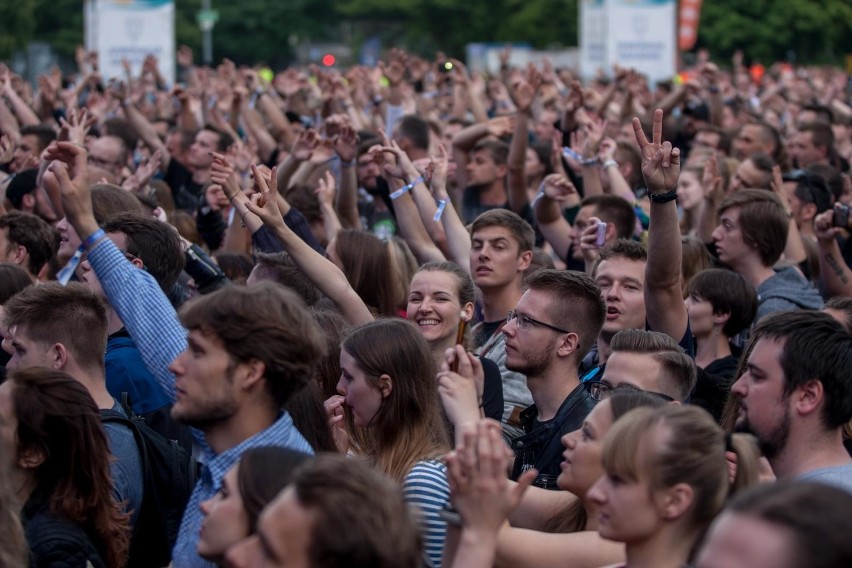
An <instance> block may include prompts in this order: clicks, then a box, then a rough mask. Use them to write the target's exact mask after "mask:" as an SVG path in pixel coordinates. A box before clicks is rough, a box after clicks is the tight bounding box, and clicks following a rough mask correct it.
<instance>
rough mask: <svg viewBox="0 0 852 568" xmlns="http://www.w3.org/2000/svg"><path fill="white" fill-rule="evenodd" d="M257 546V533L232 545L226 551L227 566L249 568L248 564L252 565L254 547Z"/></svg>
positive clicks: (229, 567)
mask: <svg viewBox="0 0 852 568" xmlns="http://www.w3.org/2000/svg"><path fill="white" fill-rule="evenodd" d="M257 546H258V538H257V536H256V535H255V536H250V537H248V538H247V539H244V540H241V541H240V542H238V543H236V544H234V545H232V546H231V547H230V548H228V550H227V552H225V566H226V567H228V568H248V566H251V557H252V549H253V548H256V547H257Z"/></svg>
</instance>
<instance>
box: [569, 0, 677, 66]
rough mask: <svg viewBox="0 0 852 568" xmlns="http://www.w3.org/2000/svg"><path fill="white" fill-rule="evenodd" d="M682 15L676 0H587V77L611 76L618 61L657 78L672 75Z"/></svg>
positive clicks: (583, 31)
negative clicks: (678, 24)
mask: <svg viewBox="0 0 852 568" xmlns="http://www.w3.org/2000/svg"><path fill="white" fill-rule="evenodd" d="M676 17H677V1H676V0H583V1H581V2H580V73H581V75H582V76H583V77H584V78H586V79H590V78H592V77H594V76H595V75H596V74H597V73H599V72H600V71H603V72H604V73H606V74H608V75H609V74H611V72H612V67H613V65H615V64H618V65H620V66H621V67H629V68H634V69H636V70H637V71H639V72H640V73H643V74H645V75H647V76H648V78H649V79H650V80H651V81H658V80H662V79H669V78H671V77H672V76H674V74H675V72H676V61H677V36H676V24H677V20H676Z"/></svg>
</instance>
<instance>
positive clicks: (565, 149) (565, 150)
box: [562, 146, 583, 162]
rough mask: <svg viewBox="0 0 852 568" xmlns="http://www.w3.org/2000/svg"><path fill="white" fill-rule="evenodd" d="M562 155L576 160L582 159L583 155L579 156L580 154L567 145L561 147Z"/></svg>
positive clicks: (580, 160) (567, 158)
mask: <svg viewBox="0 0 852 568" xmlns="http://www.w3.org/2000/svg"><path fill="white" fill-rule="evenodd" d="M562 155H563V156H564V157H565V159H566V160H575V161H577V162H582V161H583V156H581V155H580V154H578V153H577V152H575V151H574V150H572V149H571V148H569V147H568V146H564V147H563V148H562Z"/></svg>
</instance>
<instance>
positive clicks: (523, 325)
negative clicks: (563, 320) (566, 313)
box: [506, 310, 571, 333]
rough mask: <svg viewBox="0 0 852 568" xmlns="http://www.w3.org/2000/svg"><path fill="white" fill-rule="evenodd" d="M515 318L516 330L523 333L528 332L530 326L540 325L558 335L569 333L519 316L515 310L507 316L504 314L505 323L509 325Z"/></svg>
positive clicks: (521, 315) (528, 317) (527, 317)
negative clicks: (516, 321) (516, 322)
mask: <svg viewBox="0 0 852 568" xmlns="http://www.w3.org/2000/svg"><path fill="white" fill-rule="evenodd" d="M515 318H518V329H521V330H524V331H526V330H528V329H529V328H530V326H531V325H540V326H541V327H546V328H547V329H552V330H553V331H555V332H558V333H571V332H570V331H568V330H566V329H562V328H559V327H556V326H555V325H550V324H549V323H544V322H543V321H538V320H537V319H534V318H531V317H530V316H525V315H523V314H519V313H518V312H516V311H515V310H512V311H510V312H509V313H508V314H506V323H507V324H508V323H510V322H511V321H512V320H513V319H515Z"/></svg>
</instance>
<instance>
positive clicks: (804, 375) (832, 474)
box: [731, 310, 852, 492]
mask: <svg viewBox="0 0 852 568" xmlns="http://www.w3.org/2000/svg"><path fill="white" fill-rule="evenodd" d="M752 345H753V347H752V350H751V353H749V356H748V365H747V367H746V372H745V373H744V374H743V375H742V376H741V377H740V378H739V380H737V382H736V383H734V385H733V386H732V387H731V393H732V394H734V395H735V396H737V397H738V399H739V403H740V411H739V415H738V417H737V428H738V429H739V430H741V431H744V432H749V433H751V434H754V435H755V436H756V437H757V440H758V443H759V445H760V447H761V450H762V451H763V455H765V456H766V458H767V459H768V460H769V463H770V465H771V466H772V470H773V472H774V473H775V475H776V476H777V477H778V478H779V479H797V480H802V481H815V482H818V483H826V484H829V485H835V486H837V487H840V488H842V489H845V490H846V491H849V492H852V458H850V457H849V453H848V452H847V451H846V448H844V446H843V426H844V425H845V424H846V423H848V422H849V420H850V419H852V376H850V374H849V369H850V368H852V336H850V335H849V333H848V332H847V331H846V330H845V329H844V328H843V326H842V325H841V324H840V323H839V322H838V321H837V320H835V319H834V318H832V317H831V316H830V315H829V314H825V313H822V312H816V311H811V310H803V311H796V312H785V313H779V314H773V315H771V316H769V317H767V318H766V319H765V320H763V321H762V322H761V323H760V324H758V326H757V327H756V328H755V330H754V335H753V339H752Z"/></svg>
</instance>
